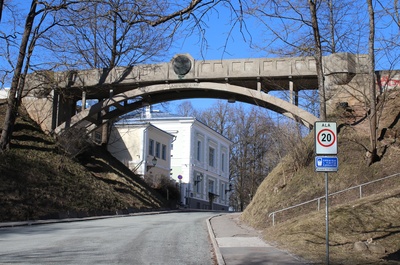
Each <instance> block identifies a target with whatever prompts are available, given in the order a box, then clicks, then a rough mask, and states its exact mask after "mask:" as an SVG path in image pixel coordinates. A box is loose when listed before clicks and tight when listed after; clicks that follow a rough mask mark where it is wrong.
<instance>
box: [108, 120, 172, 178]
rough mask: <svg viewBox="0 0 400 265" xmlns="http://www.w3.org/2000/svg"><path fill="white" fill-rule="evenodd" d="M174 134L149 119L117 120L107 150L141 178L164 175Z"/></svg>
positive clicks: (169, 162) (166, 175)
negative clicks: (147, 120) (156, 125)
mask: <svg viewBox="0 0 400 265" xmlns="http://www.w3.org/2000/svg"><path fill="white" fill-rule="evenodd" d="M173 139H174V136H173V135H171V134H169V133H167V132H165V131H163V130H161V129H159V128H157V127H155V126H154V125H152V124H150V123H149V122H141V121H131V122H129V124H127V123H124V122H123V120H122V122H117V123H115V124H114V125H113V127H112V129H111V134H110V138H109V141H108V145H107V149H108V151H109V152H110V153H111V154H112V155H113V156H114V157H115V158H117V159H118V160H120V161H121V162H122V163H124V164H125V165H126V166H127V167H129V169H130V170H132V171H133V172H135V173H136V174H138V175H141V176H143V177H144V178H145V177H168V178H169V176H170V169H171V144H172V141H173Z"/></svg>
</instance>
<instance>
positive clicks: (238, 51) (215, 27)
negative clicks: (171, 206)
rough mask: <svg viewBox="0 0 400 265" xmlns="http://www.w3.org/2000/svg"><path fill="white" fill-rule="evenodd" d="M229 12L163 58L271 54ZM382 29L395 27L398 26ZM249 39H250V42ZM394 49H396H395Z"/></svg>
mask: <svg viewBox="0 0 400 265" xmlns="http://www.w3.org/2000/svg"><path fill="white" fill-rule="evenodd" d="M12 2H13V3H18V2H19V3H21V5H23V6H25V7H28V6H29V5H30V1H26V0H24V1H22V0H15V1H12ZM231 3H236V1H231ZM365 5H366V4H365V3H364V2H363V4H362V5H361V6H364V7H365ZM361 6H360V7H361ZM230 15H231V14H230V11H229V10H228V9H227V8H224V9H223V8H221V7H218V12H217V11H215V10H214V11H212V12H210V13H209V14H208V15H207V16H205V17H204V19H205V20H204V22H205V26H204V29H205V39H206V41H207V47H204V46H201V42H200V40H199V37H198V36H197V35H196V34H192V35H189V36H187V35H182V38H181V39H179V40H177V41H176V42H175V43H174V45H173V47H172V48H171V49H170V50H169V52H168V54H166V56H165V58H164V60H163V61H164V62H167V61H170V60H171V58H172V57H173V56H174V55H175V54H177V53H189V54H191V55H192V56H193V58H194V59H196V60H202V59H206V60H213V59H231V58H254V57H271V56H270V55H268V54H266V52H263V51H260V50H257V49H255V48H254V46H253V47H251V44H258V45H260V44H263V41H264V40H265V38H264V37H265V32H263V30H265V29H264V28H263V27H264V26H262V25H260V23H259V22H255V20H250V21H247V20H246V23H247V29H248V30H249V31H250V35H249V33H247V32H246V29H244V34H245V36H243V35H242V34H241V33H240V31H239V25H236V26H235V27H234V28H233V29H232V24H230V23H229V21H230ZM4 19H5V18H4V17H3V21H4ZM3 21H2V22H3ZM383 30H384V29H383V28H378V32H379V33H380V34H381V33H382V31H383ZM385 30H397V31H398V28H395V29H393V28H392V29H385ZM229 33H231V35H230V36H229V37H228V34H229ZM250 41H252V42H253V43H250ZM260 46H261V45H260ZM398 50H399V49H397V51H398ZM392 57H393V58H398V57H399V56H397V54H393V55H392ZM381 69H382V68H381ZM214 102H215V100H210V99H197V100H193V101H192V103H193V105H194V106H195V107H196V108H201V109H204V108H208V107H210V106H211V105H212V104H213V103H214ZM176 104H177V103H175V102H172V103H171V104H170V105H176Z"/></svg>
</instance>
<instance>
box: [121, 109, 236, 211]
mask: <svg viewBox="0 0 400 265" xmlns="http://www.w3.org/2000/svg"><path fill="white" fill-rule="evenodd" d="M139 121H140V122H144V123H151V124H152V125H154V126H155V127H157V128H160V129H161V130H163V131H165V132H168V133H169V134H171V135H173V136H174V137H175V140H174V141H173V142H172V145H171V177H172V178H174V179H175V180H176V181H178V182H179V183H180V190H181V203H182V204H184V205H185V206H187V207H189V208H196V209H213V210H228V208H229V192H230V188H229V187H230V186H229V147H230V145H231V144H232V142H231V141H230V140H228V139H227V138H225V137H224V136H222V135H221V134H219V133H217V132H216V131H214V130H212V129H211V128H210V127H208V126H206V125H205V124H203V123H202V122H200V121H198V120H197V119H196V118H193V117H179V116H174V115H170V114H165V113H160V112H150V108H149V107H148V108H146V111H145V112H144V113H143V114H141V115H138V116H134V117H131V118H127V119H124V120H121V121H120V122H122V123H124V124H130V123H135V122H139Z"/></svg>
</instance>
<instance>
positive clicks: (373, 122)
mask: <svg viewBox="0 0 400 265" xmlns="http://www.w3.org/2000/svg"><path fill="white" fill-rule="evenodd" d="M367 4H368V14H369V37H368V53H369V59H368V60H369V61H368V68H369V70H368V75H369V93H370V113H369V126H370V148H371V150H370V152H371V156H370V158H369V165H371V164H373V163H374V162H377V161H379V156H378V151H377V117H376V88H375V44H374V42H375V14H374V7H373V5H372V0H367Z"/></svg>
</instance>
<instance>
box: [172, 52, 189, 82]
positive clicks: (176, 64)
mask: <svg viewBox="0 0 400 265" xmlns="http://www.w3.org/2000/svg"><path fill="white" fill-rule="evenodd" d="M192 61H193V58H191V57H190V56H189V55H186V54H178V55H176V56H175V57H174V58H173V59H172V68H173V69H174V72H175V74H177V75H178V77H179V78H182V77H184V76H185V75H186V74H187V73H189V72H190V70H191V69H192Z"/></svg>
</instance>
